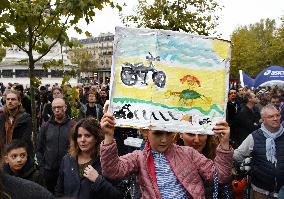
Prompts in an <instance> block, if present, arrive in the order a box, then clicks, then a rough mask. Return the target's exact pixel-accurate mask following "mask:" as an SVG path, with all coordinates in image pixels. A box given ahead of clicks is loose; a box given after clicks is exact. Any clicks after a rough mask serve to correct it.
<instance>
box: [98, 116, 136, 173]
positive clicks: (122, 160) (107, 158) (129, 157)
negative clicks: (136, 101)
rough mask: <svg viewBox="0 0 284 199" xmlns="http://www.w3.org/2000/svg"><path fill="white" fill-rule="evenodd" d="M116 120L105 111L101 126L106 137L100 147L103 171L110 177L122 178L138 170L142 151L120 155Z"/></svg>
mask: <svg viewBox="0 0 284 199" xmlns="http://www.w3.org/2000/svg"><path fill="white" fill-rule="evenodd" d="M114 126H115V121H114V118H113V116H112V115H111V114H110V113H105V114H104V116H103V117H102V120H101V128H102V131H103V133H104V135H105V139H104V141H103V142H102V144H101V147H100V157H101V166H102V173H103V175H104V176H106V177H107V178H109V179H122V178H124V177H126V176H128V175H129V174H131V173H133V172H136V171H138V156H139V153H142V152H141V151H134V152H133V153H129V154H126V155H124V156H121V157H119V156H118V152H117V146H116V142H115V140H114V137H113V136H114V128H115V127H114Z"/></svg>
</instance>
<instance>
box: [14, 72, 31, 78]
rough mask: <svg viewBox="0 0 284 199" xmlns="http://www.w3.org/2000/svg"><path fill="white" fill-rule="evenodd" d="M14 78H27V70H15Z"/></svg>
mask: <svg viewBox="0 0 284 199" xmlns="http://www.w3.org/2000/svg"><path fill="white" fill-rule="evenodd" d="M15 75H16V77H29V70H15Z"/></svg>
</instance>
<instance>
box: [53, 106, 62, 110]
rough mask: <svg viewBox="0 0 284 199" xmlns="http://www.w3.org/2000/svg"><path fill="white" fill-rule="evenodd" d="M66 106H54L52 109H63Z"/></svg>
mask: <svg viewBox="0 0 284 199" xmlns="http://www.w3.org/2000/svg"><path fill="white" fill-rule="evenodd" d="M63 107H64V106H53V107H52V110H56V109H63Z"/></svg>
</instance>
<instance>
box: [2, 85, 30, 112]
mask: <svg viewBox="0 0 284 199" xmlns="http://www.w3.org/2000/svg"><path fill="white" fill-rule="evenodd" d="M10 93H13V94H15V95H16V96H17V98H18V101H19V102H20V105H19V107H18V113H19V112H20V113H22V112H25V109H24V108H23V105H22V103H21V101H22V97H21V93H20V92H19V91H16V90H9V91H8V92H7V93H6V98H7V95H8V94H10ZM4 113H5V114H8V113H9V110H8V108H7V104H6V105H5V106H4Z"/></svg>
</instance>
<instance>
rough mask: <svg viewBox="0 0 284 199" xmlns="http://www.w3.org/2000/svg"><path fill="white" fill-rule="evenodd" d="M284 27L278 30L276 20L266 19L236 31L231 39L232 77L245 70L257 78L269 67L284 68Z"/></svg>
mask: <svg viewBox="0 0 284 199" xmlns="http://www.w3.org/2000/svg"><path fill="white" fill-rule="evenodd" d="M283 27H284V26H282V27H281V28H279V29H277V28H276V24H275V21H274V20H271V19H266V20H261V21H260V22H258V23H255V24H251V25H249V26H242V27H240V28H238V29H236V30H235V31H234V32H233V34H232V37H231V41H232V43H233V46H232V59H231V76H232V77H235V78H236V77H238V71H239V70H244V71H245V72H246V73H248V74H249V75H251V76H256V75H257V74H258V73H259V72H260V71H262V70H263V69H265V68H267V66H269V65H282V66H284V34H283V32H284V28H283Z"/></svg>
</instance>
